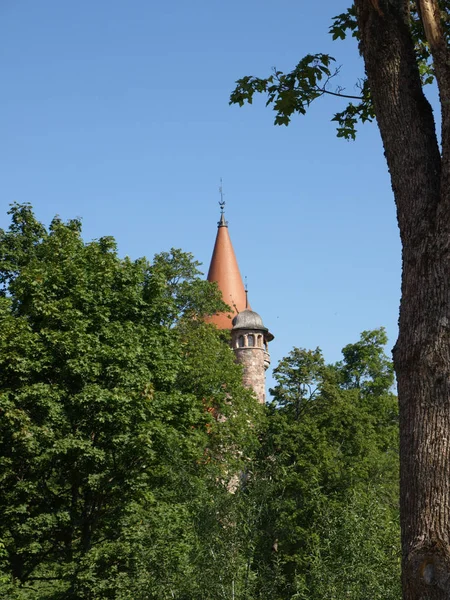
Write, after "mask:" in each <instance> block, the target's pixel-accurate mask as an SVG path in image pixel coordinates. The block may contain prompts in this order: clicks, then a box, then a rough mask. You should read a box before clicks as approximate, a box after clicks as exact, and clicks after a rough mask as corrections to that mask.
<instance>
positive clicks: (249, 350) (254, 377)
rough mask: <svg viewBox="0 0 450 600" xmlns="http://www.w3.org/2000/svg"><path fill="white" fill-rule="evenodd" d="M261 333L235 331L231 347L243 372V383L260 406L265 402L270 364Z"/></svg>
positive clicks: (265, 343)
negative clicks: (253, 394) (267, 370)
mask: <svg viewBox="0 0 450 600" xmlns="http://www.w3.org/2000/svg"><path fill="white" fill-rule="evenodd" d="M264 337H265V336H264V334H263V332H262V331H252V330H242V329H240V330H235V331H233V332H232V341H231V343H232V347H233V350H234V353H235V356H236V362H237V363H239V364H241V365H242V366H243V368H244V370H243V378H242V380H243V383H244V385H245V386H246V387H248V388H251V389H252V390H253V391H254V392H255V394H256V397H257V398H258V401H259V402H260V403H261V404H264V403H265V401H266V369H267V367H268V366H269V364H270V357H269V353H268V352H267V342H266V340H265V339H264Z"/></svg>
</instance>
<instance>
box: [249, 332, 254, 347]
mask: <svg viewBox="0 0 450 600" xmlns="http://www.w3.org/2000/svg"><path fill="white" fill-rule="evenodd" d="M248 345H249V346H254V345H255V336H254V335H253V333H249V334H248Z"/></svg>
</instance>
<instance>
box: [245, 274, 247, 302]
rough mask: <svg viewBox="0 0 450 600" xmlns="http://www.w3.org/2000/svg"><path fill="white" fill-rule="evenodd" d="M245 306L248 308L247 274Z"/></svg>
mask: <svg viewBox="0 0 450 600" xmlns="http://www.w3.org/2000/svg"><path fill="white" fill-rule="evenodd" d="M245 308H248V283H247V275H246V276H245Z"/></svg>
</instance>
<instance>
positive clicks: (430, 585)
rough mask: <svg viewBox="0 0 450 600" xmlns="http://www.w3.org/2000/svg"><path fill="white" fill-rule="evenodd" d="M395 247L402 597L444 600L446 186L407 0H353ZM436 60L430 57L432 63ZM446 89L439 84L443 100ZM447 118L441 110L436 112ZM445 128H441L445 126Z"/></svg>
mask: <svg viewBox="0 0 450 600" xmlns="http://www.w3.org/2000/svg"><path fill="white" fill-rule="evenodd" d="M355 4H356V7H357V13H358V25H359V31H360V34H361V43H360V49H361V53H362V55H363V57H364V61H365V66H366V72H367V77H368V79H369V85H370V90H371V93H372V97H373V101H374V106H375V112H376V115H377V120H378V125H379V128H380V132H381V136H382V139H383V144H384V149H385V154H386V159H387V162H388V166H389V170H390V174H391V181H392V188H393V191H394V196H395V201H396V206H397V217H398V224H399V228H400V236H401V240H402V259H403V271H402V300H401V305H400V320H399V338H398V340H397V343H396V345H395V348H394V365H395V370H396V374H397V381H398V397H399V404H400V513H401V527H402V573H403V575H402V577H403V598H404V600H419V599H420V600H444V599H445V600H448V599H449V598H450V340H449V332H450V286H449V279H450V248H449V245H450V189H449V186H448V185H447V184H446V182H448V181H449V178H448V173H449V166H450V165H449V162H450V161H449V159H448V148H447V147H446V146H447V143H446V140H447V139H448V137H449V136H448V131H447V129H448V125H445V126H444V129H443V136H442V139H443V150H442V158H441V155H440V151H439V145H438V141H437V137H436V133H435V125H434V119H433V115H432V110H431V107H430V105H429V103H428V102H427V100H426V98H425V97H424V95H423V92H422V86H421V82H420V77H419V72H418V67H417V64H416V58H415V54H414V47H413V41H412V38H411V33H410V28H409V24H408V5H409V2H408V1H407V0H356V1H355ZM435 60H436V59H435ZM446 93H447V97H448V96H449V94H448V91H447V90H446V89H445V82H444V84H442V81H441V82H440V94H441V102H442V101H443V99H445V94H446ZM445 112H447V111H446V110H445V109H444V111H443V114H444V113H445ZM447 123H448V121H447Z"/></svg>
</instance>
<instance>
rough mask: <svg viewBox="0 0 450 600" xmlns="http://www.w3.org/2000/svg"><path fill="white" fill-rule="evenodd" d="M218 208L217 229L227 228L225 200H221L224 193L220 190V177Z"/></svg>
mask: <svg viewBox="0 0 450 600" xmlns="http://www.w3.org/2000/svg"><path fill="white" fill-rule="evenodd" d="M219 194H220V200H219V206H220V221H219V222H218V223H217V225H218V226H219V227H228V221H225V200H224V199H223V197H224V195H225V194H224V193H223V189H222V177H221V178H220V186H219Z"/></svg>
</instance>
